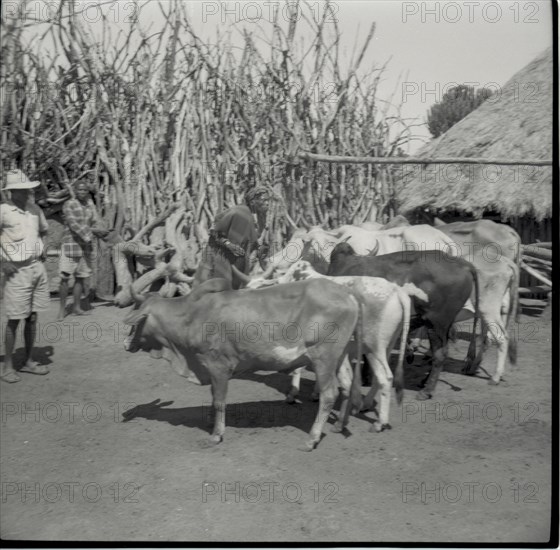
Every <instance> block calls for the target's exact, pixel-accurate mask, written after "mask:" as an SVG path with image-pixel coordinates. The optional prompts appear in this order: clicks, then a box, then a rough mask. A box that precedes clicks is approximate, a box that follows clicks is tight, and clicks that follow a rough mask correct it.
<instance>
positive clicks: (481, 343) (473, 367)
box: [463, 311, 488, 375]
mask: <svg viewBox="0 0 560 550" xmlns="http://www.w3.org/2000/svg"><path fill="white" fill-rule="evenodd" d="M487 333H488V324H487V322H486V316H485V315H484V313H483V312H482V311H481V312H480V334H475V335H474V338H476V345H477V351H476V357H475V358H474V360H473V361H471V360H470V359H469V357H468V356H467V358H466V359H465V366H464V368H463V372H464V373H465V374H468V375H474V374H475V373H476V371H477V369H478V367H480V364H481V363H482V357H483V355H484V352H485V351H486V349H487V348H488V338H487Z"/></svg>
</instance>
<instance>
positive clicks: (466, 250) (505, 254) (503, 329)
mask: <svg viewBox="0 0 560 550" xmlns="http://www.w3.org/2000/svg"><path fill="white" fill-rule="evenodd" d="M436 220H437V218H436ZM437 222H438V223H437V228H438V229H439V230H440V231H441V232H442V233H445V234H446V235H447V236H448V237H449V238H450V239H452V240H453V241H454V242H455V243H456V245H457V249H458V250H459V252H460V255H461V257H462V258H463V259H464V260H467V261H468V262H470V263H472V264H473V265H474V267H475V269H476V271H477V274H478V280H479V283H480V285H479V286H480V317H481V331H480V336H479V337H478V340H479V347H478V354H477V355H476V358H475V360H474V361H473V362H472V363H471V364H470V365H469V366H468V368H467V369H466V372H467V374H474V373H475V372H476V370H477V367H479V366H480V364H481V362H482V357H483V353H484V351H485V350H486V347H487V343H488V336H489V337H490V339H491V340H492V342H493V343H494V344H495V345H496V346H497V347H498V360H497V365H496V369H495V371H494V374H493V375H492V376H491V378H490V380H489V383H490V384H498V383H499V382H500V380H501V378H502V377H503V375H504V372H505V366H506V362H507V358H508V357H509V360H510V362H511V363H512V364H515V363H516V360H517V341H516V339H515V338H510V335H509V332H508V329H509V326H510V324H511V322H512V321H514V320H515V318H516V316H517V313H518V303H519V299H518V298H519V297H518V288H519V271H520V270H519V265H520V261H521V260H520V256H521V238H520V237H519V235H518V234H517V232H516V231H515V230H514V229H513V228H511V227H509V226H508V225H505V224H499V223H495V222H493V221H491V220H475V221H471V222H454V223H448V224H444V223H443V222H441V221H440V220H437ZM411 227H415V226H411ZM471 299H472V297H471ZM469 316H470V315H469ZM464 318H468V317H467V316H464Z"/></svg>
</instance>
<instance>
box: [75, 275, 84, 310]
mask: <svg viewBox="0 0 560 550" xmlns="http://www.w3.org/2000/svg"><path fill="white" fill-rule="evenodd" d="M83 281H84V279H79V278H78V277H76V280H75V281H74V291H73V293H72V294H73V297H74V303H73V305H72V313H74V315H82V313H83V312H84V311H83V310H82V307H81V305H80V301H81V299H82V286H83Z"/></svg>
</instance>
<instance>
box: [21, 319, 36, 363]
mask: <svg viewBox="0 0 560 550" xmlns="http://www.w3.org/2000/svg"><path fill="white" fill-rule="evenodd" d="M36 335H37V314H36V313H35V312H33V313H31V315H30V316H29V317H28V318H27V319H26V320H25V327H24V328H23V340H24V343H25V364H26V365H28V366H30V365H33V364H34V361H33V344H34V343H35V336H36Z"/></svg>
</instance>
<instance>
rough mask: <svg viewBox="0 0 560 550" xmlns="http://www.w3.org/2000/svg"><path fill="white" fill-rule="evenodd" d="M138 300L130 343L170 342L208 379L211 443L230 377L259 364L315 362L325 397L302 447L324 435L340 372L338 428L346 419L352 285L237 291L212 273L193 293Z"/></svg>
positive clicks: (281, 367) (357, 311) (354, 316)
mask: <svg viewBox="0 0 560 550" xmlns="http://www.w3.org/2000/svg"><path fill="white" fill-rule="evenodd" d="M136 299H138V300H140V301H142V303H141V305H140V307H139V309H137V310H134V311H132V312H131V313H130V314H129V315H128V316H127V317H126V319H125V320H124V322H125V323H126V324H129V325H132V326H133V330H132V333H131V335H130V337H129V338H128V339H127V342H126V348H127V349H128V350H129V351H137V350H138V349H143V350H145V351H150V350H152V349H159V350H161V349H162V348H163V347H167V348H169V349H171V350H172V351H173V352H174V353H175V355H176V356H178V357H181V358H182V359H183V362H184V366H185V369H186V370H192V371H193V372H194V373H195V374H196V376H197V378H198V379H199V380H200V382H201V383H202V384H203V385H205V384H211V386H212V397H213V406H214V411H215V422H214V430H213V432H212V436H211V438H210V443H212V444H217V443H220V442H221V441H222V439H223V435H224V432H225V414H226V394H227V388H228V382H229V379H230V378H231V377H232V376H234V375H236V374H239V373H243V372H250V371H256V370H265V371H266V370H268V371H279V372H288V373H289V372H291V371H293V370H294V369H296V368H298V367H302V366H307V365H311V367H312V368H313V371H314V372H315V375H316V377H317V383H318V385H319V389H320V403H319V410H318V412H317V416H316V418H315V422H314V423H313V426H312V428H311V431H310V434H309V439H308V440H307V442H306V444H305V445H304V446H303V447H302V450H307V451H310V450H312V449H313V448H314V447H315V445H317V443H318V442H319V440H320V438H321V433H322V429H323V426H324V424H325V421H326V420H327V418H328V416H329V414H330V412H331V410H332V408H333V405H334V402H335V400H336V397H337V394H338V390H337V382H336V380H337V377H338V380H339V383H340V385H341V387H342V395H343V405H342V407H341V414H340V417H339V421H338V422H337V424H336V425H335V429H336V431H340V430H342V428H343V427H344V425H345V423H346V422H347V419H348V411H349V409H350V405H349V403H348V399H349V393H350V381H349V379H348V377H347V376H346V377H345V376H344V373H348V372H349V370H350V367H349V365H348V363H347V361H348V360H347V354H348V351H349V343H350V339H351V337H352V335H353V334H355V336H356V340H357V352H358V354H359V355H358V357H361V344H362V334H361V328H362V327H361V306H360V305H359V304H358V302H357V300H356V299H355V298H354V296H353V295H352V294H350V293H349V292H348V290H347V289H345V288H343V287H341V286H340V285H337V284H335V283H333V282H331V281H326V280H317V279H313V280H309V281H301V282H297V283H290V284H286V285H279V286H273V287H270V288H267V289H263V290H258V291H257V290H253V291H251V290H248V291H243V292H240V291H233V290H231V286H230V285H229V283H228V282H227V281H225V280H224V279H211V280H209V281H206V282H205V283H203V284H202V285H200V286H199V287H197V288H196V289H195V290H193V291H192V292H191V293H190V294H189V295H188V296H182V297H179V298H162V297H160V296H151V297H147V298H146V297H144V298H143V299H140V298H138V297H136ZM333 329H334V330H333ZM345 362H346V364H345V366H344V368H343V363H345ZM353 389H354V390H356V389H357V388H356V386H355V385H354V386H353Z"/></svg>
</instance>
